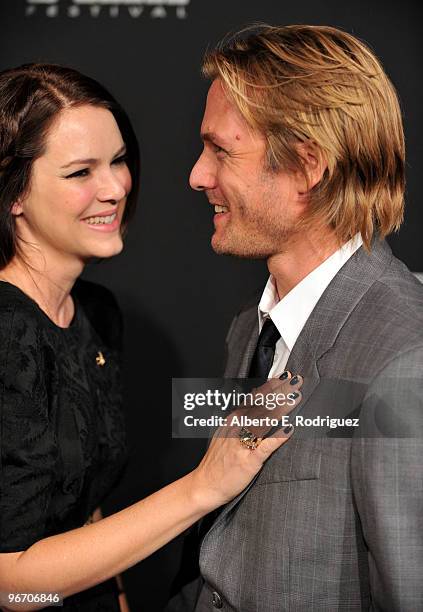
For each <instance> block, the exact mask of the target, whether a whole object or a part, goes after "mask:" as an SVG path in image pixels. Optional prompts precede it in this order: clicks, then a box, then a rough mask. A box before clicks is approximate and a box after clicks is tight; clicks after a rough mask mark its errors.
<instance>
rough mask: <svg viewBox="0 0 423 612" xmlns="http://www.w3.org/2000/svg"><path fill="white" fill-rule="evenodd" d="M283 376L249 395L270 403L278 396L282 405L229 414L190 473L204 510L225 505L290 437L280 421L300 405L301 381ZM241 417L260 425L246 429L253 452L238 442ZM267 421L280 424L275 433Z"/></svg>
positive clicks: (290, 430) (249, 407)
mask: <svg viewBox="0 0 423 612" xmlns="http://www.w3.org/2000/svg"><path fill="white" fill-rule="evenodd" d="M285 376H286V379H285V380H280V379H278V378H271V379H269V380H268V381H267V382H266V383H265V384H264V385H262V386H261V387H259V388H257V389H254V390H253V395H254V398H257V397H260V398H263V397H264V396H266V397H272V399H273V398H274V395H275V394H280V395H279V398H282V397H283V396H284V397H285V398H286V401H285V402H283V403H281V404H280V405H277V406H276V407H275V408H273V409H271V410H270V409H268V408H266V407H265V406H263V405H257V404H254V403H252V405H250V406H244V407H242V408H239V409H237V410H235V411H234V412H232V413H231V414H230V415H229V416H228V419H227V425H226V426H223V427H220V428H219V429H218V430H217V431H216V432H215V434H214V436H213V438H212V440H211V443H210V446H209V448H208V450H207V453H206V454H205V455H204V457H203V459H202V461H201V463H200V465H199V466H198V467H197V468H196V469H195V470H194V471H193V472H192V473H191V476H192V479H193V483H194V489H193V494H194V495H195V496H196V499H197V501H198V503H200V504H201V503H202V502H203V503H204V506H205V507H206V508H207V509H208V510H210V506H214V507H216V508H217V507H219V506H221V505H222V504H225V503H227V502H228V501H230V500H231V499H233V498H234V497H235V496H236V495H238V494H239V493H240V492H241V491H242V490H243V489H245V487H246V486H247V485H248V484H249V483H250V482H251V480H252V479H253V478H254V476H255V475H256V474H257V473H258V472H259V471H260V469H261V468H262V466H263V464H264V462H265V461H266V460H267V459H268V458H269V457H270V455H271V454H272V453H273V452H274V451H275V450H276V449H278V448H279V447H280V446H282V444H285V443H286V442H287V441H288V439H289V438H290V437H291V436H292V434H293V432H294V428H293V426H292V425H287V424H283V417H284V416H286V415H288V414H289V413H290V412H291V411H292V410H293V408H294V407H295V406H297V405H298V404H299V403H300V401H301V392H300V388H301V386H302V383H303V379H302V377H301V376H299V375H297V376H295V377H293V376H291V374H290V373H289V372H287V373H286V375H285ZM269 394H271V395H270V396H269ZM282 401H283V400H282ZM269 404H270V402H269ZM272 405H273V404H272ZM245 416H248V417H249V418H250V419H258V420H259V423H261V424H260V425H258V426H252V427H250V426H247V427H246V429H247V430H248V431H249V432H251V433H252V434H253V435H254V436H256V437H257V438H258V440H257V441H258V446H257V447H256V448H255V449H254V450H250V449H249V448H248V447H247V446H246V445H244V444H243V443H241V440H240V434H241V429H242V426H241V425H240V424H239V422H240V421H241V420H242V419H241V417H245ZM266 417H268V418H266ZM269 419H272V420H273V419H277V420H278V421H280V422H281V426H280V427H279V428H278V429H277V431H276V432H275V433H273V431H274V428H272V427H271V426H270V425H269V424H268V422H269ZM286 420H287V419H286ZM266 423H267V424H266ZM270 433H271V435H270Z"/></svg>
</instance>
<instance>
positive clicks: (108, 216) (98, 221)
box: [81, 209, 120, 232]
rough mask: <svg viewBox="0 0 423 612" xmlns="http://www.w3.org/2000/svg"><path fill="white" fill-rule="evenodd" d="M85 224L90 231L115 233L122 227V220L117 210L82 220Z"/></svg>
mask: <svg viewBox="0 0 423 612" xmlns="http://www.w3.org/2000/svg"><path fill="white" fill-rule="evenodd" d="M81 221H82V222H83V223H85V224H86V225H87V227H89V228H90V229H93V230H96V231H98V232H114V231H116V230H117V229H118V228H119V226H120V219H119V216H118V212H117V210H116V209H113V210H108V211H105V212H101V213H97V214H96V215H92V216H90V217H85V218H84V219H81Z"/></svg>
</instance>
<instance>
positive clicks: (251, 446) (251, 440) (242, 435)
mask: <svg viewBox="0 0 423 612" xmlns="http://www.w3.org/2000/svg"><path fill="white" fill-rule="evenodd" d="M238 435H239V441H240V442H241V444H242V446H245V448H248V450H256V448H257V446H258V445H259V444H260V442H261V440H260V439H259V438H258V437H257V436H255V435H254V434H253V432H252V431H250V430H249V429H247V428H246V427H241V429H240V432H239V434H238Z"/></svg>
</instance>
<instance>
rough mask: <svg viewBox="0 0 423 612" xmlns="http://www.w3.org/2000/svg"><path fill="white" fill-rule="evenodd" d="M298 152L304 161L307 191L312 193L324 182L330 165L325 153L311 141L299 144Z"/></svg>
mask: <svg viewBox="0 0 423 612" xmlns="http://www.w3.org/2000/svg"><path fill="white" fill-rule="evenodd" d="M297 151H298V154H299V155H300V157H301V159H302V162H303V167H304V171H305V176H306V177H307V181H306V185H307V188H306V191H310V190H311V189H313V187H315V186H316V185H317V184H318V183H319V182H320V181H321V180H322V177H323V175H324V173H325V170H326V169H327V167H328V164H327V161H326V158H325V156H324V154H323V151H322V150H321V149H320V147H318V146H317V145H316V144H315V143H314V142H312V141H311V140H307V141H305V142H301V143H300V144H298V145H297ZM304 178H305V177H304Z"/></svg>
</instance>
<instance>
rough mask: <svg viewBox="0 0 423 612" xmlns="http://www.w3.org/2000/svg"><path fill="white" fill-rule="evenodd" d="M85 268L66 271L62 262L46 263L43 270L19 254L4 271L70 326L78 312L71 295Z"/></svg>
mask: <svg viewBox="0 0 423 612" xmlns="http://www.w3.org/2000/svg"><path fill="white" fill-rule="evenodd" d="M81 272H82V268H81V270H79V271H76V270H74V271H69V270H67V271H65V270H64V268H63V267H62V269H59V266H57V267H54V266H50V267H48V266H47V265H45V266H44V269H43V271H41V270H40V269H39V268H37V267H35V266H34V267H32V265H31V266H29V265H28V264H27V263H25V262H24V260H23V259H21V258H20V257H18V256H15V257H14V258H13V260H12V261H11V262H10V263H9V264H8V265H7V266H6V267H5V268H3V270H1V271H0V279H2V280H5V281H7V282H9V283H11V284H13V285H15V286H16V287H18V288H19V289H21V290H22V291H23V292H24V293H26V295H28V296H29V297H30V298H31V299H33V300H34V301H35V302H36V303H37V304H38V306H39V307H40V308H41V310H43V311H44V312H45V314H46V315H47V316H48V317H49V318H50V319H51V320H52V321H53V322H54V323H55V324H56V325H58V326H59V327H69V325H70V323H71V321H72V319H73V316H74V312H75V308H74V303H73V300H72V296H71V294H70V293H71V291H72V287H73V285H74V284H75V281H76V279H77V277H78V276H79V275H80V273H81Z"/></svg>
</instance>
